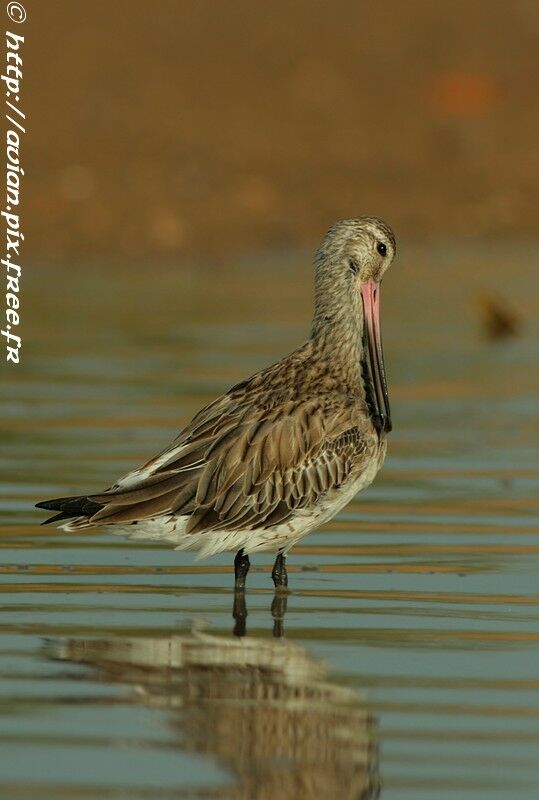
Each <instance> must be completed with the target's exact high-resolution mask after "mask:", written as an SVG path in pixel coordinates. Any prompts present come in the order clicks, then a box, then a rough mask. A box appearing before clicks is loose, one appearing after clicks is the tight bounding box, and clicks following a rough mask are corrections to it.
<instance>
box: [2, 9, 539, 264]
mask: <svg viewBox="0 0 539 800" xmlns="http://www.w3.org/2000/svg"><path fill="white" fill-rule="evenodd" d="M26 8H27V12H28V20H27V22H26V23H25V24H24V26H13V25H11V29H15V28H17V32H22V31H21V28H24V34H25V35H26V39H27V41H26V44H25V49H24V52H23V56H24V71H25V78H24V96H23V106H24V109H25V111H26V112H27V118H28V130H29V133H28V135H27V138H26V140H25V143H24V153H23V158H24V166H25V168H26V183H25V186H24V195H23V203H24V206H23V208H24V215H25V224H24V229H25V233H26V255H27V256H31V257H34V258H36V257H39V258H40V259H43V260H53V261H56V262H69V263H73V262H76V261H82V260H85V261H86V260H88V259H96V258H97V259H103V258H106V259H107V260H108V259H113V260H114V259H115V258H121V259H125V258H137V257H144V258H147V257H148V256H152V257H159V258H162V257H167V258H171V257H172V258H176V257H179V256H192V255H194V254H200V256H202V257H212V258H215V257H221V256H226V257H229V256H231V255H235V254H236V253H239V252H242V251H244V252H249V251H252V250H255V249H259V248H271V247H281V246H285V245H290V244H292V245H296V244H299V245H303V244H308V245H309V246H312V245H313V244H314V243H315V242H316V241H317V240H318V238H319V236H320V234H321V232H322V231H323V230H324V229H325V228H326V227H327V226H328V225H329V224H330V223H331V222H332V221H333V220H334V219H336V218H339V217H342V216H350V215H355V214H360V213H374V214H379V215H380V216H383V217H384V218H386V219H387V220H388V221H389V222H390V223H391V224H392V225H393V226H394V227H395V228H396V230H397V232H398V233H399V234H400V235H403V234H405V235H410V236H424V235H440V234H441V235H446V234H447V235H451V236H454V235H470V236H485V235H487V236H515V237H519V236H521V235H523V234H525V235H530V234H535V233H536V230H537V221H536V220H537V211H536V200H537V195H538V189H539V148H538V139H539V136H538V134H539V115H538V111H537V109H538V105H539V57H538V52H539V3H537V0H517V2H509V1H508V0H505V1H504V2H499V1H494V2H492V1H490V2H489V1H488V0H475V2H474V1H473V0H472V2H470V1H468V2H463V1H462V0H458V2H453V3H452V4H447V3H443V2H432V0H413V1H410V2H400V1H397V0H393V1H392V2H364V1H361V0H333V1H332V2H329V1H325V2H322V1H321V0H320V1H317V0H293V2H290V0H286V2H285V1H284V0H271V2H268V0H266V2H261V0H258V2H256V0H175V1H172V0H159V1H158V2H148V0H145V1H144V2H142V1H141V0H114V2H110V0H98V1H97V2H96V0H92V2H90V0H85V1H84V0H82V1H81V0H46V1H45V2H44V1H43V0H39V2H38V0H26Z"/></svg>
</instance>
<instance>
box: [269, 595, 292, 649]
mask: <svg viewBox="0 0 539 800" xmlns="http://www.w3.org/2000/svg"><path fill="white" fill-rule="evenodd" d="M287 603H288V597H287V595H286V594H284V593H283V592H279V591H276V592H275V596H274V598H273V601H272V604H271V616H272V617H273V635H274V637H275V638H276V639H280V638H281V637H282V636H284V615H285V614H286V605H287Z"/></svg>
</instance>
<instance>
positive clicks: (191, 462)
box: [37, 217, 395, 590]
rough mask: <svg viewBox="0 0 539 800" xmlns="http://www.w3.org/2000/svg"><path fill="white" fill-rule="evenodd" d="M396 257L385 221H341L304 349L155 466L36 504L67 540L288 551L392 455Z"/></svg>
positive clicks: (234, 397)
mask: <svg viewBox="0 0 539 800" xmlns="http://www.w3.org/2000/svg"><path fill="white" fill-rule="evenodd" d="M394 255H395V238H394V236H393V233H392V232H391V230H390V229H389V228H388V226H387V225H385V224H384V223H383V222H382V221H381V220H379V219H376V218H375V217H358V218H356V219H348V220H343V221H341V222H337V223H336V224H335V225H333V227H332V228H330V230H329V231H328V233H327V234H326V236H325V238H324V240H323V242H322V244H321V246H320V248H319V249H318V251H317V253H316V256H315V261H314V265H315V303H314V317H313V322H312V327H311V332H310V336H309V338H308V339H307V341H306V342H305V343H304V344H302V345H301V346H300V347H298V348H297V349H296V350H294V352H293V353H291V354H290V355H288V356H286V357H285V358H282V359H281V360H280V361H278V362H277V363H276V364H273V365H272V366H270V367H267V368H266V369H263V370H262V371H260V372H257V373H256V374H255V375H253V376H252V377H251V378H248V379H247V380H245V381H242V382H241V383H238V384H236V385H235V386H233V387H232V388H231V389H230V390H229V391H228V392H226V394H223V395H222V396H221V397H219V398H217V400H214V401H213V402H212V403H210V404H209V405H207V406H205V408H203V409H202V410H201V411H199V413H198V414H197V415H196V416H195V417H194V419H193V420H192V421H191V422H190V423H189V425H188V426H187V427H186V428H184V430H182V431H181V433H180V434H179V436H178V437H177V438H176V439H175V440H174V441H173V442H172V444H171V445H170V446H169V447H167V448H166V449H165V450H163V452H161V453H160V454H159V455H158V456H156V457H155V458H152V459H151V460H150V461H148V462H147V463H146V464H144V465H143V466H141V467H139V468H138V469H135V470H133V471H132V472H129V473H128V474H127V475H125V476H124V477H122V478H120V479H119V480H118V481H117V482H116V483H115V484H114V485H113V486H111V487H110V488H109V489H107V490H105V491H103V492H98V493H94V492H91V493H89V494H87V495H82V496H77V497H62V498H59V499H56V500H47V501H45V502H42V503H38V504H37V506H38V508H45V509H49V510H54V511H57V512H59V513H57V514H56V515H55V516H53V517H51V518H50V519H48V520H47V522H58V521H64V520H69V521H68V522H67V523H64V524H63V528H64V530H66V531H75V530H80V529H82V528H92V527H96V526H107V528H109V529H110V530H113V531H114V532H118V533H123V534H126V535H128V536H129V537H130V538H132V539H151V540H158V541H163V542H168V543H170V544H172V545H174V546H175V547H176V548H178V549H196V550H198V551H199V556H200V557H203V556H208V555H212V554H213V553H219V552H221V551H223V550H232V551H235V552H236V554H237V555H236V557H235V560H234V567H235V577H236V583H235V587H236V589H237V590H242V589H243V588H244V586H245V578H246V575H247V572H248V570H249V555H250V554H251V553H256V552H259V551H270V552H275V553H276V554H277V556H276V560H275V565H274V567H273V572H272V577H273V581H274V584H275V586H276V587H285V586H286V585H287V582H288V579H287V574H286V564H285V556H286V554H287V552H288V551H289V550H290V548H291V547H292V546H293V545H294V544H295V543H296V542H297V541H298V540H299V539H300V538H301V537H302V536H305V535H306V534H307V533H309V532H310V531H312V530H313V528H316V527H318V526H320V525H322V524H324V522H326V521H327V520H329V519H331V517H333V516H334V515H335V514H336V513H337V512H338V511H339V510H340V509H341V508H342V507H343V506H344V505H346V503H348V502H349V500H351V498H352V497H354V495H356V494H357V492H359V491H361V489H364V488H365V487H366V486H368V485H369V484H370V483H371V482H372V481H373V479H374V477H375V475H376V473H377V472H378V470H379V469H380V467H381V465H382V462H383V460H384V457H385V453H386V434H387V433H388V432H389V431H390V430H391V416H390V410H389V399H388V391H387V383H386V377H385V370H384V360H383V352H382V340H381V333H380V284H381V281H382V278H383V276H384V273H385V271H386V270H387V268H388V267H389V265H390V264H391V262H392V260H393V257H394Z"/></svg>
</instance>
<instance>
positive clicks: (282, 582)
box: [271, 552, 288, 590]
mask: <svg viewBox="0 0 539 800" xmlns="http://www.w3.org/2000/svg"><path fill="white" fill-rule="evenodd" d="M271 577H272V578H273V585H274V586H275V588H276V589H277V590H279V589H286V587H287V586H288V573H287V571H286V556H285V555H284V554H283V553H281V552H280V553H278V554H277V558H276V559H275V564H274V565H273V569H272V571H271Z"/></svg>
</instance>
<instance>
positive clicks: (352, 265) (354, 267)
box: [348, 258, 359, 275]
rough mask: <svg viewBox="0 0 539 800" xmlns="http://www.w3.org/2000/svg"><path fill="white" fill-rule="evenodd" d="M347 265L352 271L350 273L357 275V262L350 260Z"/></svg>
mask: <svg viewBox="0 0 539 800" xmlns="http://www.w3.org/2000/svg"><path fill="white" fill-rule="evenodd" d="M348 265H349V267H350V269H351V270H352V272H353V273H354V275H357V274H358V272H359V264H358V263H357V261H354V259H353V258H351V259H350V261H349V262H348Z"/></svg>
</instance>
